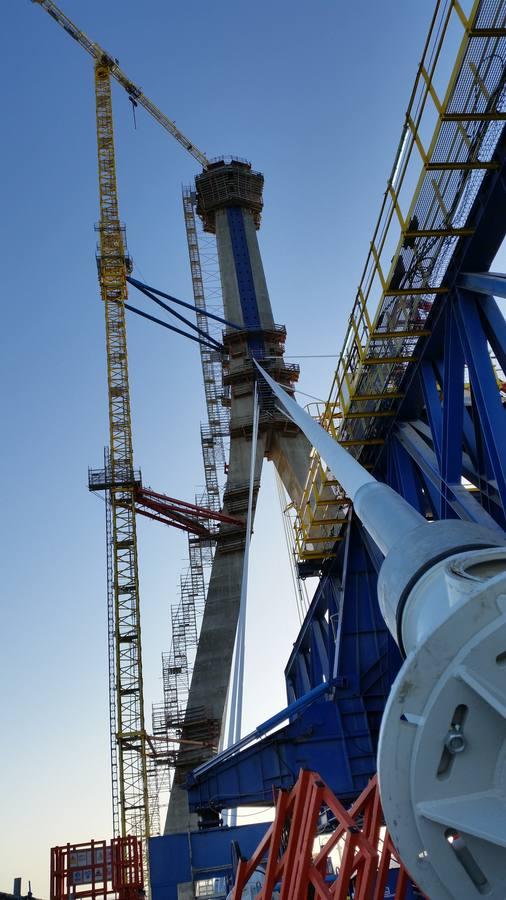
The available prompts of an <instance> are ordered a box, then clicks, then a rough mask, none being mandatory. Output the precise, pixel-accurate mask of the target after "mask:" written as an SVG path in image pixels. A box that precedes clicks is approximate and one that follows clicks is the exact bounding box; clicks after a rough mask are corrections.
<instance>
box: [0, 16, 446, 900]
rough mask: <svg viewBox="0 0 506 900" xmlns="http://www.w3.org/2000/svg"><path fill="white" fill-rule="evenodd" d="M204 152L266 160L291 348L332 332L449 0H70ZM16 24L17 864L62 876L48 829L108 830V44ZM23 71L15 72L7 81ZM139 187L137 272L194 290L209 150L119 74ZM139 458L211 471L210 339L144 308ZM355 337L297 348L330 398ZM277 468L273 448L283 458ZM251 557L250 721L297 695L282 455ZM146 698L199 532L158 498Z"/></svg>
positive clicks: (174, 289)
mask: <svg viewBox="0 0 506 900" xmlns="http://www.w3.org/2000/svg"><path fill="white" fill-rule="evenodd" d="M62 4H63V6H64V9H65V12H67V14H68V15H69V16H70V17H71V18H73V19H74V21H75V22H76V23H77V24H78V25H79V26H80V27H81V28H83V30H85V31H87V33H88V34H89V35H90V36H91V37H92V38H94V39H96V40H97V41H98V42H99V43H100V44H102V46H104V47H105V48H107V49H108V50H110V51H111V53H112V54H113V55H114V56H117V57H119V60H120V63H121V65H122V67H123V68H124V70H125V71H126V72H127V73H128V74H129V76H130V77H131V78H132V79H133V80H134V81H136V82H137V83H138V84H140V85H141V86H142V87H143V89H144V90H145V91H146V93H147V94H148V96H150V97H151V98H152V99H153V100H154V101H155V102H156V103H157V104H158V105H159V106H160V108H161V109H163V110H164V111H165V112H166V113H167V114H168V115H169V116H171V117H172V118H173V119H175V120H176V122H177V124H178V126H179V127H180V128H182V130H183V131H185V132H186V133H187V134H188V135H189V136H190V137H191V138H192V139H193V140H194V141H195V143H196V144H197V145H198V146H200V147H201V148H202V149H203V150H204V151H205V152H206V153H207V154H208V155H209V156H216V155H219V154H222V153H235V154H238V155H240V156H244V157H247V158H248V159H250V160H252V162H253V164H254V166H255V167H256V168H258V169H260V170H261V171H262V172H263V173H264V175H265V179H266V186H265V212H264V217H263V224H262V229H261V232H260V245H261V249H262V253H263V260H264V266H265V270H266V275H267V280H268V284H269V288H270V294H271V300H272V305H273V309H274V316H275V319H276V321H277V322H280V323H285V324H286V326H287V328H288V347H287V353H289V354H290V355H297V354H300V355H307V354H335V355H336V356H337V354H338V352H339V349H340V344H341V339H342V335H343V332H344V330H345V325H346V320H347V317H348V314H349V311H350V309H351V305H352V301H353V297H354V293H355V290H356V286H357V283H358V280H359V278H360V273H361V270H362V266H363V262H364V258H365V255H366V253H367V249H368V242H369V240H370V237H371V233H372V229H373V225H374V222H375V220H376V216H377V213H378V209H379V205H380V201H381V198H382V195H383V191H384V187H385V182H386V177H387V175H388V173H389V171H390V168H391V163H392V160H393V156H394V153H395V150H396V147H397V143H398V140H399V136H400V130H401V124H402V120H403V115H404V111H405V108H406V106H407V102H408V99H409V94H410V91H411V85H412V82H413V79H414V75H415V71H416V66H417V62H418V60H419V59H420V56H421V51H422V46H423V42H424V39H425V34H426V31H427V27H428V23H429V20H430V17H431V14H432V11H433V3H432V0H421V2H417V0H408V2H405V0H383V2H381V3H377V2H373V0H358V2H354V3H351V4H350V3H344V2H343V0H313V2H312V3H302V2H300V0H299V2H298V3H295V4H294V3H293V0H291V2H289V0H276V2H275V3H273V2H272V0H271V2H267V0H258V2H257V3H256V4H255V5H254V6H253V5H250V4H246V3H244V2H242V3H241V2H238V0H234V2H232V0H221V2H219V3H214V4H207V3H203V2H197V0H186V2H182V0H173V2H172V3H171V4H167V3H165V2H162V0H145V2H144V3H143V4H142V5H140V4H139V3H137V2H134V0H121V2H120V0H107V2H106V3H104V0H86V2H83V0H62ZM4 6H5V8H4V10H3V22H4V28H3V30H2V34H1V35H0V41H1V44H2V46H1V52H0V66H1V68H2V84H3V85H4V91H3V96H2V125H3V134H4V140H3V142H2V145H1V151H0V152H1V161H2V166H1V172H2V216H1V220H0V229H1V245H2V248H3V252H4V260H5V263H4V270H3V297H4V303H3V328H2V335H1V338H0V340H1V343H2V354H1V363H0V365H1V367H2V371H1V381H0V384H1V385H2V419H3V424H4V438H3V441H2V447H1V453H2V475H3V479H2V480H3V488H2V494H3V498H2V499H3V506H4V513H3V516H2V523H1V526H0V527H1V528H2V541H1V548H2V571H3V579H2V581H3V598H2V610H3V615H2V625H3V627H2V648H1V658H0V678H1V685H2V707H3V716H2V732H3V736H2V740H1V741H0V756H1V771H2V783H1V795H0V796H1V805H0V809H1V813H0V847H1V852H0V889H3V890H9V889H10V887H11V884H12V878H13V877H14V876H16V875H23V876H24V877H25V878H31V879H32V885H33V889H34V891H35V892H36V893H37V895H38V896H42V897H47V896H48V863H49V847H50V846H51V845H52V844H56V843H64V842H67V841H79V840H86V839H88V838H91V837H96V838H102V837H105V836H107V835H108V834H109V833H110V788H109V759H108V733H107V730H108V722H107V674H106V671H107V667H106V611H105V561H104V522H103V504H102V502H101V501H100V500H99V499H98V498H96V497H93V496H91V495H89V494H88V491H87V468H88V466H89V465H95V466H96V465H100V463H101V458H102V448H103V446H104V444H105V443H106V442H107V421H106V380H105V344H104V328H103V310H102V306H101V302H100V300H99V295H98V288H97V279H96V267H95V260H94V252H95V234H94V230H93V225H94V223H95V222H96V220H97V218H98V200H97V178H96V168H97V167H96V149H95V131H94V97H93V79H92V63H91V60H90V59H89V58H88V57H87V56H86V54H85V53H84V52H83V51H82V50H81V49H80V48H79V47H78V46H76V45H75V44H74V42H73V41H71V40H70V39H69V38H68V37H67V36H66V35H65V33H64V32H63V31H61V29H59V28H58V27H57V26H56V24H55V23H54V22H53V21H52V20H51V19H50V18H49V17H48V16H47V14H45V13H43V12H42V11H41V10H39V9H38V8H37V7H36V6H35V5H32V4H30V3H29V2H28V0H7V2H5V3H4ZM6 86H7V90H6V89H5V87H6ZM114 111H115V121H116V145H117V158H118V181H119V193H120V211H121V217H122V219H123V221H124V222H125V223H126V225H127V235H128V242H129V248H130V252H131V254H132V256H133V258H134V262H135V264H136V274H137V275H139V276H140V277H141V278H142V277H143V278H144V279H145V280H146V281H149V282H151V283H152V284H155V285H158V286H159V287H161V288H162V289H165V290H167V291H168V292H170V293H174V294H175V295H176V296H180V297H182V298H186V299H191V282H190V275H189V268H188V264H187V250H186V242H185V233H184V225H183V218H182V212H181V199H180V193H181V184H186V183H189V182H191V180H192V178H193V177H194V175H195V174H196V172H197V166H196V164H195V163H194V161H193V160H192V159H191V158H190V157H189V156H188V157H187V156H186V155H185V153H184V151H183V150H182V149H181V148H180V147H179V146H178V145H177V144H176V143H175V142H174V141H173V140H172V139H171V138H170V137H169V136H168V135H167V134H165V133H164V132H163V131H162V130H161V129H160V128H159V126H157V125H156V123H154V122H152V121H150V120H149V119H148V118H147V116H146V115H145V114H144V113H143V112H142V111H141V110H139V111H138V116H137V130H134V128H133V123H132V112H131V107H130V104H129V102H128V100H127V99H126V97H125V95H124V94H123V93H122V92H121V90H120V89H119V88H116V89H115V90H114ZM128 333H129V348H130V367H131V368H130V374H131V389H132V409H133V425H134V447H135V456H136V462H137V464H138V465H140V466H141V468H142V470H143V475H144V480H145V482H146V483H148V484H151V485H152V486H153V487H154V488H155V489H157V490H161V491H164V492H167V493H169V494H173V495H176V496H179V497H181V498H183V499H184V498H186V499H191V498H192V497H193V495H194V492H195V489H196V487H197V486H198V485H201V484H202V482H203V473H202V464H201V457H200V448H199V422H200V420H201V418H202V417H203V415H204V406H203V391H202V388H201V384H200V369H199V359H198V351H197V349H196V347H195V346H194V345H190V344H187V343H185V342H182V340H181V339H178V338H176V337H175V336H172V335H170V334H169V333H168V332H165V330H162V329H157V328H156V327H155V326H152V325H150V324H148V323H146V322H144V321H141V320H135V321H131V320H129V332H128ZM334 366H335V362H334V360H332V359H315V360H310V359H304V360H302V376H301V382H300V386H301V389H302V390H303V391H306V392H307V393H309V394H313V395H316V396H317V397H326V396H327V393H328V388H329V384H330V379H331V373H332V371H333V369H334ZM266 468H267V469H268V467H266ZM263 488H264V490H263V496H262V497H261V500H260V504H259V510H258V517H257V523H256V528H255V536H254V543H253V548H252V558H251V577H252V586H251V591H250V600H249V609H250V612H249V620H248V632H249V637H248V641H249V643H248V650H247V660H246V679H245V727H246V728H249V727H251V726H253V725H254V724H256V723H258V722H259V721H261V720H263V719H264V718H266V717H267V716H268V715H270V714H271V713H273V712H275V711H276V709H278V708H279V707H280V706H281V705H282V704H283V702H284V691H283V677H282V670H283V667H284V664H285V662H286V659H287V657H288V654H289V650H290V647H291V644H292V643H293V641H294V639H295V637H296V634H297V617H296V612H295V602H294V599H293V596H292V594H291V588H290V584H289V573H288V566H287V557H286V549H285V545H284V539H283V537H282V528H281V522H280V517H279V509H278V505H277V498H276V495H275V489H274V480H273V476H272V472H270V471H268V470H267V471H265V473H264V479H263ZM139 532H140V566H141V596H142V613H143V634H144V637H143V648H144V664H145V681H146V702H147V708H148V709H150V707H151V702H153V701H157V700H159V698H160V654H161V652H162V650H166V649H168V646H169V631H168V609H169V604H170V603H171V602H173V601H175V600H176V599H177V586H178V581H179V574H180V571H181V569H182V566H184V565H185V561H186V546H185V539H184V537H183V536H182V535H180V534H179V533H169V532H168V530H166V529H163V528H162V527H161V526H157V525H155V524H154V523H151V522H147V523H144V522H141V523H140V526H139Z"/></svg>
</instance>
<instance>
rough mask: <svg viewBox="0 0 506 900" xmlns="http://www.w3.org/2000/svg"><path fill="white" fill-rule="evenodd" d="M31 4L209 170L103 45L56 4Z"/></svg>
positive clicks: (204, 158)
mask: <svg viewBox="0 0 506 900" xmlns="http://www.w3.org/2000/svg"><path fill="white" fill-rule="evenodd" d="M31 2H32V3H37V5H38V6H41V7H42V8H43V9H45V10H46V12H48V13H49V15H50V16H51V18H53V19H54V20H55V22H57V23H58V25H61V27H62V28H63V30H64V31H66V32H67V34H69V35H70V37H71V38H73V39H74V40H75V41H77V43H78V44H79V45H80V46H81V47H82V48H83V50H86V52H87V53H89V54H90V56H91V57H93V59H94V60H95V62H96V63H97V62H100V64H101V65H102V66H104V67H106V68H107V69H108V71H109V74H110V75H111V76H112V77H113V78H114V79H115V80H116V81H117V82H118V83H119V84H120V85H121V87H123V88H124V89H125V91H126V92H127V94H128V97H129V98H130V100H131V102H132V104H133V105H134V109H135V105H139V106H142V107H143V108H144V109H145V110H146V112H148V113H149V114H150V116H152V117H153V119H156V121H157V122H159V124H160V125H161V126H162V128H165V130H166V131H168V132H169V134H171V135H172V137H173V138H175V139H176V141H178V143H179V144H181V146H182V147H184V149H185V150H187V151H188V153H190V154H191V156H193V158H194V159H196V160H197V162H199V163H200V164H201V166H203V167H204V168H207V166H208V165H209V160H208V158H207V156H206V155H205V153H203V152H202V150H199V148H198V147H196V146H195V144H194V143H193V142H192V141H190V140H189V138H187V137H186V135H185V134H183V132H182V131H180V130H179V128H178V127H177V125H176V123H175V122H173V121H172V119H169V117H168V116H166V115H165V113H163V112H162V111H161V110H160V109H158V107H157V106H156V105H155V104H154V103H153V102H152V100H150V99H149V97H146V95H145V94H144V92H143V91H142V90H141V89H140V88H139V87H138V86H137V85H136V84H134V82H133V81H131V80H130V79H129V78H128V76H127V75H126V74H125V73H124V72H123V70H122V69H121V68H120V66H119V62H118V60H117V59H116V58H115V57H113V56H111V55H110V54H109V53H107V51H106V50H104V49H103V48H102V47H101V46H100V44H97V43H95V41H92V40H90V38H89V37H88V36H87V35H86V34H85V33H84V31H81V30H80V29H79V28H78V27H77V25H74V23H73V22H72V21H71V20H70V19H69V17H68V16H66V15H65V13H64V12H62V10H61V9H59V7H58V6H57V5H56V3H53V0H31Z"/></svg>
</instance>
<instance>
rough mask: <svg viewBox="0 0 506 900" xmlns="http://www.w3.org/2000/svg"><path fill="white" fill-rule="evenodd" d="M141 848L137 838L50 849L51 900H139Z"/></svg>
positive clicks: (140, 889) (141, 887)
mask: <svg viewBox="0 0 506 900" xmlns="http://www.w3.org/2000/svg"><path fill="white" fill-rule="evenodd" d="M143 896H144V880H143V873H142V846H141V841H140V840H139V839H138V838H137V837H133V836H131V835H129V836H128V837H122V838H113V839H112V840H111V841H110V842H109V843H108V842H107V841H88V842H86V843H83V844H65V845H64V846H62V847H53V848H52V849H51V887H50V900H69V898H72V900H84V898H91V900H108V898H111V900H114V898H116V900H140V898H142V897H143Z"/></svg>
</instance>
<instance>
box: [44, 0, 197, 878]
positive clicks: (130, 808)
mask: <svg viewBox="0 0 506 900" xmlns="http://www.w3.org/2000/svg"><path fill="white" fill-rule="evenodd" d="M32 2H34V3H37V4H38V5H39V6H41V7H42V8H43V9H45V10H46V12H48V13H49V15H50V16H51V17H52V18H53V19H54V20H55V21H56V22H57V23H58V24H59V25H61V26H62V28H63V29H64V30H65V31H66V32H67V34H69V35H70V36H71V37H72V38H74V40H76V41H77V43H78V44H80V46H81V47H83V48H84V49H85V50H86V52H87V53H89V54H90V56H91V57H92V58H93V59H94V61H95V95H96V116H97V146H98V171H99V188H100V224H99V256H98V263H99V279H100V290H101V295H102V300H103V301H104V307H105V320H106V344H107V375H108V396H109V432H110V434H109V440H110V452H109V456H108V459H107V463H106V467H105V469H104V471H103V472H96V473H94V472H92V473H90V487H92V489H95V490H100V489H103V490H104V489H105V491H106V494H107V505H108V513H109V514H110V515H108V569H109V570H110V584H109V590H110V598H109V601H110V609H109V630H110V646H109V655H110V660H109V661H110V705H111V750H112V781H113V789H112V794H113V825H114V832H115V834H116V833H117V832H118V831H120V832H121V835H122V836H127V835H135V836H137V837H139V838H141V839H142V841H143V847H144V865H145V866H146V862H147V839H148V838H149V835H150V830H151V828H150V808H149V795H148V764H147V759H148V745H149V749H150V751H151V754H150V755H151V756H153V755H154V753H155V751H154V747H153V743H152V740H151V739H150V737H149V736H148V735H147V733H146V729H145V718H144V695H143V678H142V655H141V622H140V605H139V575H138V559H137V535H136V522H135V489H136V485H137V477H136V474H135V471H134V463H133V451H132V430H131V416H130V394H129V385H128V358H127V341H126V323H125V301H126V298H127V280H126V279H127V274H128V271H129V258H128V255H127V250H126V242H125V230H124V228H123V227H122V225H121V223H120V219H119V211H118V197H117V186H116V166H115V152H114V130H113V116H112V99H111V77H113V78H114V79H115V80H116V81H117V82H119V84H121V86H122V87H123V88H124V89H125V90H126V92H127V94H128V96H129V98H130V99H131V100H132V102H133V103H135V104H139V105H140V106H142V107H143V108H144V109H145V110H146V111H147V112H148V113H149V114H150V115H151V116H153V118H155V119H156V120H157V122H159V124H161V125H162V127H163V128H165V130H166V131H168V132H169V133H170V134H171V135H172V136H173V137H174V138H175V139H176V140H177V141H178V142H179V143H180V144H181V146H182V147H184V149H185V150H187V151H188V152H189V153H190V154H191V155H192V156H193V157H194V159H196V160H197V161H198V162H199V163H200V164H201V165H202V166H203V167H206V166H207V165H208V164H209V160H208V159H207V157H206V156H205V154H204V153H202V152H201V151H200V150H199V149H198V148H197V147H196V146H195V145H194V144H193V143H192V142H191V141H190V140H188V138H187V137H186V136H185V135H184V134H183V133H182V132H181V131H180V130H179V129H178V128H177V127H176V125H175V123H174V122H173V121H172V120H171V119H169V118H168V117H167V116H166V115H165V114H164V113H162V112H161V111H160V110H159V109H158V107H157V106H155V104H154V103H152V101H151V100H149V98H148V97H146V96H145V94H144V93H143V92H142V91H141V90H140V88H138V87H137V86H136V85H135V84H134V83H133V82H132V81H130V79H129V78H127V76H126V75H125V73H124V72H123V71H122V70H121V69H120V67H119V64H118V61H117V60H116V59H114V58H113V57H112V56H110V55H109V54H108V53H107V52H106V51H105V50H103V49H102V48H101V47H100V46H99V45H98V44H96V43H95V42H93V41H91V40H90V39H89V38H88V37H87V35H86V34H85V33H84V32H83V31H81V30H80V29H79V28H77V27H76V25H74V23H73V22H72V21H71V20H70V19H69V18H68V17H67V16H66V15H65V14H64V13H63V12H62V11H61V10H60V9H59V8H58V7H57V6H56V4H55V3H53V2H52V0H32ZM145 871H147V870H146V868H145Z"/></svg>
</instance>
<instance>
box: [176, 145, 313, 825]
mask: <svg viewBox="0 0 506 900" xmlns="http://www.w3.org/2000/svg"><path fill="white" fill-rule="evenodd" d="M196 188H197V197H198V205H197V212H198V213H199V215H200V216H201V218H202V220H203V223H204V228H205V230H207V231H210V232H214V233H215V234H216V240H217V247H218V256H219V264H220V276H221V284H222V292H223V305H224V314H225V318H227V319H228V320H229V321H232V322H235V323H237V325H239V326H241V329H240V330H236V329H228V330H227V333H226V336H225V343H226V345H227V349H228V353H229V362H228V368H227V370H226V371H225V373H224V378H225V381H226V382H228V383H229V384H230V394H231V408H230V438H231V439H230V459H229V466H228V477H227V484H226V487H225V493H224V504H223V509H224V512H225V513H230V514H231V515H233V516H239V517H243V518H244V520H245V521H246V512H247V505H248V488H249V483H248V482H249V471H250V460H251V432H252V422H253V391H254V384H255V381H257V372H256V368H255V364H254V362H253V359H258V360H259V361H261V362H262V365H263V366H264V367H265V369H266V370H267V371H269V372H270V374H271V375H272V377H273V378H274V379H275V380H276V381H278V382H280V383H281V384H283V385H284V386H285V387H287V388H289V389H292V390H293V385H294V383H295V382H296V380H297V378H298V371H299V370H298V366H295V365H287V364H286V363H285V361H284V359H283V352H284V342H285V337H286V331H285V329H284V327H282V326H279V325H276V324H275V322H274V317H273V313H272V307H271V302H270V298H269V292H268V289H267V283H266V279H265V274H264V270H263V265H262V259H261V256H260V249H259V246H258V240H257V229H258V227H259V225H260V214H261V210H262V203H263V201H262V189H263V176H262V175H261V174H260V173H258V172H254V171H253V170H252V169H251V166H250V165H249V164H248V163H244V162H239V161H232V162H228V163H226V162H225V161H218V162H217V163H213V164H211V165H210V166H209V167H208V169H206V170H205V171H204V172H203V173H202V174H201V175H199V176H198V177H197V179H196ZM258 387H259V390H260V400H261V412H260V422H259V434H258V442H257V453H256V461H255V489H254V508H255V506H256V500H257V496H258V489H259V487H260V478H261V471H262V464H263V460H264V458H266V457H267V458H268V459H270V460H272V461H273V462H274V465H275V466H276V468H277V470H278V472H279V475H280V477H281V479H282V481H283V484H284V485H285V488H286V490H287V492H288V494H289V496H290V498H291V499H292V501H294V502H295V503H297V502H298V501H299V500H300V497H301V494H302V491H303V488H304V483H305V479H306V474H307V469H308V463H309V450H310V447H309V443H308V441H307V439H306V438H305V437H304V435H303V434H302V432H301V431H300V430H299V429H298V427H297V426H295V425H293V423H292V422H291V421H290V420H289V419H288V418H287V417H286V416H285V415H284V414H283V413H280V412H278V410H277V409H276V406H275V404H274V403H273V402H272V399H271V397H270V396H269V392H268V391H266V390H265V384H264V383H263V380H262V379H258ZM244 546H245V531H244V532H243V533H239V534H238V533H237V530H236V531H235V532H232V533H231V532H230V529H227V528H226V527H224V528H223V529H222V532H221V533H220V536H219V538H218V541H217V545H216V551H215V556H214V562H213V568H212V572H211V577H210V582H209V588H208V593H207V599H206V606H205V611H204V617H203V622H202V629H201V634H200V640H199V645H198V650H197V655H196V660H195V666H194V670H193V676H192V682H191V687H190V695H189V702H188V709H187V717H186V724H185V728H184V737H185V738H186V739H192V722H197V723H198V727H199V729H200V733H201V728H202V723H203V722H205V723H207V728H208V732H209V734H210V735H213V736H214V737H215V739H217V736H219V734H220V732H221V728H222V722H223V716H224V710H225V702H226V696H227V689H228V683H229V678H230V671H231V666H232V656H233V650H234V641H235V634H236V629H237V619H238V614H239V601H240V591H241V580H242V572H243V563H244ZM210 755H211V751H210V750H209V749H207V748H197V749H191V750H188V749H182V750H181V751H180V753H179V757H178V763H177V766H176V771H175V778H174V785H173V788H172V791H171V796H170V802H169V808H168V813H167V820H166V824H165V833H166V834H172V833H176V832H182V831H187V830H188V828H190V827H191V828H195V827H196V817H195V816H191V817H190V813H189V809H188V801H187V794H186V791H185V790H184V789H183V788H182V787H180V785H181V784H182V783H183V782H184V779H185V777H186V774H187V772H189V771H190V770H191V769H193V768H195V767H196V766H197V765H200V763H202V762H204V761H205V760H206V759H208V758H209V756H210Z"/></svg>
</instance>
